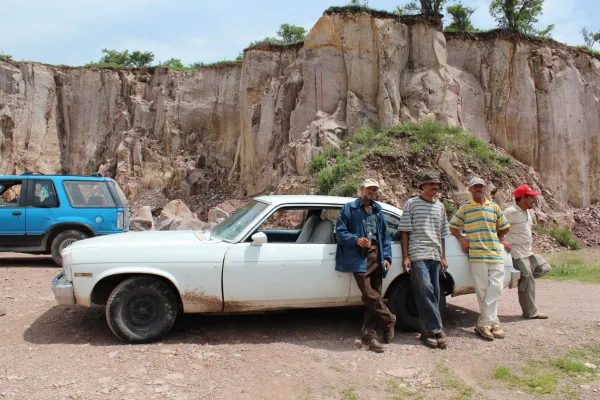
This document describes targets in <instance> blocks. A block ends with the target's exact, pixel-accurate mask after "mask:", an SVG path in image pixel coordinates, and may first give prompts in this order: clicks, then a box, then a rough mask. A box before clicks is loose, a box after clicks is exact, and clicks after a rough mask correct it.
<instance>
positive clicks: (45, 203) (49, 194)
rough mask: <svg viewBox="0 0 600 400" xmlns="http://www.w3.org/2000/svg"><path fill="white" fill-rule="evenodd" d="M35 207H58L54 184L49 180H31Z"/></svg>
mask: <svg viewBox="0 0 600 400" xmlns="http://www.w3.org/2000/svg"><path fill="white" fill-rule="evenodd" d="M31 205H32V206H33V207H36V208H54V207H58V197H57V196H56V190H55V188H54V184H53V183H52V181H49V180H35V181H34V182H33V202H32V204H31Z"/></svg>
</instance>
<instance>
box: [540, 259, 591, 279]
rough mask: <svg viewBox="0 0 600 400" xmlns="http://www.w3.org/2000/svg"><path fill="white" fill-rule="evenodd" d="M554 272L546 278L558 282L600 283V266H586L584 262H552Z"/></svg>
mask: <svg viewBox="0 0 600 400" xmlns="http://www.w3.org/2000/svg"><path fill="white" fill-rule="evenodd" d="M550 265H551V266H552V271H550V272H549V273H548V274H547V275H546V276H544V278H549V279H554V280H558V281H568V280H578V281H580V282H585V283H600V266H596V265H589V264H585V263H584V262H583V261H582V260H571V261H568V262H557V263H555V262H551V263H550Z"/></svg>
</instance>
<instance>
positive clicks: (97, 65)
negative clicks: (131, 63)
mask: <svg viewBox="0 0 600 400" xmlns="http://www.w3.org/2000/svg"><path fill="white" fill-rule="evenodd" d="M85 66H86V67H97V68H119V69H127V67H124V66H122V65H120V64H116V63H102V62H99V63H88V64H85Z"/></svg>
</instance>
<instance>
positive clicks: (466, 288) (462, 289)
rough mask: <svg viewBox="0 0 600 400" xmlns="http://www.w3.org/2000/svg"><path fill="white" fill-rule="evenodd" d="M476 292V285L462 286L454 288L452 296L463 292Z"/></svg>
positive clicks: (460, 294)
mask: <svg viewBox="0 0 600 400" xmlns="http://www.w3.org/2000/svg"><path fill="white" fill-rule="evenodd" d="M471 293H475V287H473V286H462V287H459V288H456V289H454V291H453V292H452V297H456V296H462V295H463V294H471Z"/></svg>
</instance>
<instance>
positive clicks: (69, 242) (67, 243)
mask: <svg viewBox="0 0 600 400" xmlns="http://www.w3.org/2000/svg"><path fill="white" fill-rule="evenodd" d="M76 241H77V240H75V239H67V240H63V242H62V243H61V244H60V248H59V249H60V254H61V255H62V252H63V250H64V249H66V248H67V247H69V246H70V245H72V244H73V243H75V242H76Z"/></svg>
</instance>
